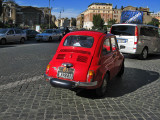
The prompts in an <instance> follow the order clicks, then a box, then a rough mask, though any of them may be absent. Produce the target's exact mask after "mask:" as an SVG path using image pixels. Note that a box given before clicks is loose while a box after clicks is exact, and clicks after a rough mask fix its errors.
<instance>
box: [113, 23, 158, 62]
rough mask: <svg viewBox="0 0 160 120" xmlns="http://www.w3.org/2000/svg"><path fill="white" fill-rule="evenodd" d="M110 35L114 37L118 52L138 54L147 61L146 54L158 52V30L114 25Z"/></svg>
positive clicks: (140, 26)
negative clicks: (116, 41)
mask: <svg viewBox="0 0 160 120" xmlns="http://www.w3.org/2000/svg"><path fill="white" fill-rule="evenodd" d="M111 33H112V34H114V35H116V37H117V40H118V44H119V47H120V51H121V52H122V53H127V54H138V55H139V58H140V59H147V57H148V54H150V53H157V52H160V46H159V44H160V37H159V34H158V28H157V27H155V26H151V25H142V24H114V25H113V26H112V28H111Z"/></svg>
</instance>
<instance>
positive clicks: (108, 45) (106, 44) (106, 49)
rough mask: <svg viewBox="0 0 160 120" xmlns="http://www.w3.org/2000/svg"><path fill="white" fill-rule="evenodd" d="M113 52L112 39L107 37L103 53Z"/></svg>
mask: <svg viewBox="0 0 160 120" xmlns="http://www.w3.org/2000/svg"><path fill="white" fill-rule="evenodd" d="M109 52H111V43H110V39H109V38H106V39H105V40H104V43H103V49H102V55H106V54H108V53H109Z"/></svg>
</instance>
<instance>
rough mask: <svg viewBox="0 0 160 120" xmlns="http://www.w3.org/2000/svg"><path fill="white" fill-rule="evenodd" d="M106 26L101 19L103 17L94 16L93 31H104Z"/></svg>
mask: <svg viewBox="0 0 160 120" xmlns="http://www.w3.org/2000/svg"><path fill="white" fill-rule="evenodd" d="M103 25H104V20H103V19H102V18H101V15H100V14H98V15H93V29H98V30H102V29H103Z"/></svg>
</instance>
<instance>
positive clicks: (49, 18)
mask: <svg viewBox="0 0 160 120" xmlns="http://www.w3.org/2000/svg"><path fill="white" fill-rule="evenodd" d="M53 1H54V0H53ZM50 2H51V0H49V29H50V26H51V7H50Z"/></svg>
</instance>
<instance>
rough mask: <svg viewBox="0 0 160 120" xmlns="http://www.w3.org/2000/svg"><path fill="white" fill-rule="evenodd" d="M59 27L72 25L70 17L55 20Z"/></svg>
mask: <svg viewBox="0 0 160 120" xmlns="http://www.w3.org/2000/svg"><path fill="white" fill-rule="evenodd" d="M55 25H56V26H57V27H70V19H68V18H60V19H57V20H56V21H55Z"/></svg>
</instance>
